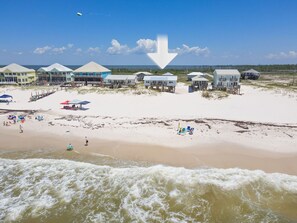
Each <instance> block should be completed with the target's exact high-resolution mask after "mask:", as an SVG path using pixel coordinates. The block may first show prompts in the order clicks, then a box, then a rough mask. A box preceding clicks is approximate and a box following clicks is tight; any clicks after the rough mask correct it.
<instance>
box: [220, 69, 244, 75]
mask: <svg viewBox="0 0 297 223" xmlns="http://www.w3.org/2000/svg"><path fill="white" fill-rule="evenodd" d="M214 73H215V74H218V75H240V73H239V71H238V70H236V69H215V71H214Z"/></svg>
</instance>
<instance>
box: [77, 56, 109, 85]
mask: <svg viewBox="0 0 297 223" xmlns="http://www.w3.org/2000/svg"><path fill="white" fill-rule="evenodd" d="M73 74H74V82H75V83H80V84H84V85H88V84H92V85H93V84H101V83H103V79H105V78H106V77H107V76H108V75H110V74H111V70H109V69H107V68H106V67H103V66H101V65H99V64H97V63H95V62H93V61H92V62H89V63H87V64H85V65H83V66H81V67H79V68H77V69H76V70H74V71H73Z"/></svg>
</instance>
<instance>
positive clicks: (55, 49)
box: [52, 46, 67, 54]
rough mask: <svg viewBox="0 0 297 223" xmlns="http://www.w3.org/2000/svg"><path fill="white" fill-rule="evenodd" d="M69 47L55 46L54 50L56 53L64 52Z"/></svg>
mask: <svg viewBox="0 0 297 223" xmlns="http://www.w3.org/2000/svg"><path fill="white" fill-rule="evenodd" d="M66 49H67V48H66V47H65V46H62V47H56V48H53V49H52V51H53V52H54V53H56V54H62V53H64V51H65V50H66Z"/></svg>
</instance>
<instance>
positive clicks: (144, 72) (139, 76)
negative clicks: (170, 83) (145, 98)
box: [134, 71, 153, 81]
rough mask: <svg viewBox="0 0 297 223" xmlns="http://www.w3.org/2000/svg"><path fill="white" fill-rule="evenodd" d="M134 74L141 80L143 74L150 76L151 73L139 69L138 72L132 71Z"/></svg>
mask: <svg viewBox="0 0 297 223" xmlns="http://www.w3.org/2000/svg"><path fill="white" fill-rule="evenodd" d="M134 75H136V77H137V81H143V78H144V77H145V76H151V75H153V74H152V73H150V72H147V71H139V72H136V73H134Z"/></svg>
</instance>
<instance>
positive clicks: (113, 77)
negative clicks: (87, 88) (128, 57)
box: [105, 74, 136, 80]
mask: <svg viewBox="0 0 297 223" xmlns="http://www.w3.org/2000/svg"><path fill="white" fill-rule="evenodd" d="M135 79H136V75H112V74H110V75H108V76H107V77H106V78H105V80H135Z"/></svg>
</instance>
